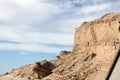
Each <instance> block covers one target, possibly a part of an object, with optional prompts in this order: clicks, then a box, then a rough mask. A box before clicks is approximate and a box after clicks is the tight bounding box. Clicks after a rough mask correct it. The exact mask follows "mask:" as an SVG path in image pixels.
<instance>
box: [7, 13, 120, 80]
mask: <svg viewBox="0 0 120 80" xmlns="http://www.w3.org/2000/svg"><path fill="white" fill-rule="evenodd" d="M119 21H120V13H109V14H106V15H104V16H102V17H101V18H98V19H96V20H94V21H90V22H84V23H83V24H82V25H81V26H80V27H78V28H76V31H75V37H74V47H73V50H72V51H61V53H60V55H59V56H57V58H58V59H57V60H53V61H50V63H51V64H49V66H50V65H53V66H54V68H53V67H52V69H51V68H50V67H49V69H47V68H44V69H45V70H44V72H45V71H46V70H50V73H49V74H47V75H45V76H43V75H42V74H39V71H41V67H38V68H40V70H39V69H38V71H36V72H34V70H31V72H32V71H33V73H34V74H37V75H39V76H41V80H106V77H107V75H108V73H109V71H110V68H111V66H112V64H113V62H114V60H115V58H116V56H117V54H118V53H119V51H120V22H119ZM45 63H46V62H45ZM35 65H36V66H38V64H35ZM40 65H41V66H42V64H40ZM36 66H34V67H32V69H36ZM14 71H16V70H14ZM46 72H47V71H46ZM11 74H13V72H11V73H10V74H8V75H11ZM25 74H26V73H25ZM8 75H7V76H8ZM20 75H21V74H20ZM29 76H33V75H29ZM23 78H24V77H23ZM35 78H38V77H35ZM35 78H30V79H32V80H36V79H35ZM39 80H40V78H39Z"/></svg>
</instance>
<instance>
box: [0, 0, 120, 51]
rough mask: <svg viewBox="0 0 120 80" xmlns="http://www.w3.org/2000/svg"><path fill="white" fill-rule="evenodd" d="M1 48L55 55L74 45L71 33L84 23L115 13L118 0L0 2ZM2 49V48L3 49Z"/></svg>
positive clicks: (26, 0) (23, 0)
mask: <svg viewBox="0 0 120 80" xmlns="http://www.w3.org/2000/svg"><path fill="white" fill-rule="evenodd" d="M0 1H1V2H0V40H2V41H3V42H4V41H8V42H19V43H20V44H14V43H8V42H4V43H3V42H0V44H1V46H0V49H4V50H5V49H10V50H25V51H39V52H40V51H42V52H43V51H45V52H46V51H48V52H51V53H57V52H58V51H59V50H60V49H63V48H64V49H70V48H69V47H64V46H63V47H50V46H49V45H44V44H51V46H52V44H55V45H73V40H74V30H75V28H76V27H79V26H80V24H81V23H82V22H83V21H86V20H87V21H89V20H93V19H95V18H97V17H100V16H101V15H103V14H105V13H108V12H112V11H118V8H119V7H120V5H119V1H117V0H116V1H113V0H109V1H105V0H89V1H88V0H52V1H51V0H11V1H9V0H0ZM2 46H3V47H2Z"/></svg>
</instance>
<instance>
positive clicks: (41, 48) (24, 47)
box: [0, 43, 69, 55]
mask: <svg viewBox="0 0 120 80" xmlns="http://www.w3.org/2000/svg"><path fill="white" fill-rule="evenodd" d="M0 50H17V51H21V52H22V51H29V52H44V53H53V54H58V53H59V52H60V51H61V50H69V49H68V47H62V48H61V47H49V46H47V45H41V44H30V43H29V44H27V43H23V44H12V43H0ZM21 54H24V53H23V52H22V53H21ZM24 55H25V54H24Z"/></svg>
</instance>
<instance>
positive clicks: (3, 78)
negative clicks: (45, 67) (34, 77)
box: [0, 76, 24, 80]
mask: <svg viewBox="0 0 120 80" xmlns="http://www.w3.org/2000/svg"><path fill="white" fill-rule="evenodd" d="M0 80H24V79H20V78H11V77H2V76H0Z"/></svg>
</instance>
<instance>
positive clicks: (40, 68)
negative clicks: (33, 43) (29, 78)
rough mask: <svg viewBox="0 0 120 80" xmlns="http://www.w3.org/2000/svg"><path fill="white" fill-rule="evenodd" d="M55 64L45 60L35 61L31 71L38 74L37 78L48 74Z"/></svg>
mask: <svg viewBox="0 0 120 80" xmlns="http://www.w3.org/2000/svg"><path fill="white" fill-rule="evenodd" d="M54 68H55V66H54V65H53V64H52V63H50V62H49V61H47V60H43V61H41V62H37V63H36V66H35V67H34V68H33V71H34V72H35V73H37V74H38V79H42V78H43V77H46V76H48V75H49V74H51V73H52V70H53V69H54Z"/></svg>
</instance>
